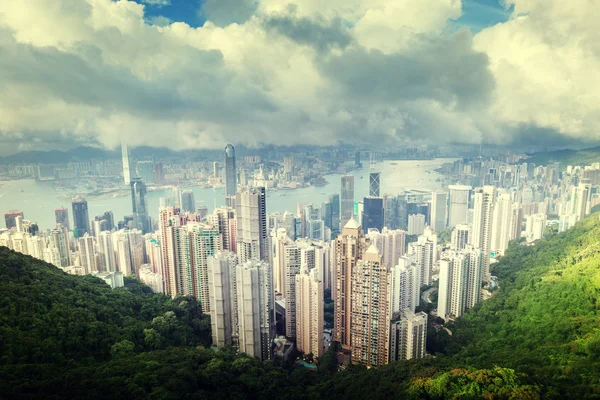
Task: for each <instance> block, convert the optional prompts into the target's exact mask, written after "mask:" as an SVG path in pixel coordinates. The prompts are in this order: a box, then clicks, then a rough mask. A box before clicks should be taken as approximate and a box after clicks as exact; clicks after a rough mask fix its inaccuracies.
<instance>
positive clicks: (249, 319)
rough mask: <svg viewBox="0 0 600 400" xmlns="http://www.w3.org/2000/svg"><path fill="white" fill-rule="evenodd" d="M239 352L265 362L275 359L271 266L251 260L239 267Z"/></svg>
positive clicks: (237, 282) (237, 268)
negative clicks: (272, 351)
mask: <svg viewBox="0 0 600 400" xmlns="http://www.w3.org/2000/svg"><path fill="white" fill-rule="evenodd" d="M235 279H236V291H237V309H238V327H239V328H238V330H239V351H240V353H246V354H248V355H249V356H250V357H258V358H260V359H261V361H264V360H267V359H269V358H271V342H272V341H273V339H274V336H275V315H274V314H275V310H274V297H273V288H272V280H271V273H270V268H269V264H267V263H265V262H262V261H258V260H248V261H246V262H245V263H244V264H238V265H237V267H236V275H235Z"/></svg>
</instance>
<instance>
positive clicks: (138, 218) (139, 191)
mask: <svg viewBox="0 0 600 400" xmlns="http://www.w3.org/2000/svg"><path fill="white" fill-rule="evenodd" d="M130 186H131V204H132V209H133V225H134V228H135V229H139V230H140V231H142V233H144V234H146V233H148V232H150V217H149V216H148V203H147V201H146V185H145V184H144V182H143V181H142V178H137V177H136V178H133V179H132V180H131V184H130Z"/></svg>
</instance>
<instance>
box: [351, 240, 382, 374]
mask: <svg viewBox="0 0 600 400" xmlns="http://www.w3.org/2000/svg"><path fill="white" fill-rule="evenodd" d="M351 280H352V296H351V297H352V310H351V316H352V317H351V319H352V325H351V328H350V332H351V353H352V362H353V363H355V364H362V365H365V366H373V367H375V366H380V365H383V364H387V363H388V358H389V340H388V337H389V336H388V335H389V323H390V319H391V313H390V302H389V295H390V290H391V275H390V273H389V272H388V268H387V267H386V266H384V265H383V264H382V263H381V255H380V254H379V251H378V250H377V248H376V247H375V246H373V245H371V246H370V247H369V249H368V250H367V251H366V252H365V253H364V255H363V258H362V260H359V261H358V262H357V263H356V266H355V267H354V268H353V271H352V279H351Z"/></svg>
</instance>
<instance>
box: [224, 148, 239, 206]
mask: <svg viewBox="0 0 600 400" xmlns="http://www.w3.org/2000/svg"><path fill="white" fill-rule="evenodd" d="M236 192H237V170H236V165H235V149H234V148H233V145H231V144H228V145H227V146H226V147H225V196H226V203H229V204H227V206H228V207H234V206H235V205H233V204H231V202H232V200H233V199H232V197H235V194H236Z"/></svg>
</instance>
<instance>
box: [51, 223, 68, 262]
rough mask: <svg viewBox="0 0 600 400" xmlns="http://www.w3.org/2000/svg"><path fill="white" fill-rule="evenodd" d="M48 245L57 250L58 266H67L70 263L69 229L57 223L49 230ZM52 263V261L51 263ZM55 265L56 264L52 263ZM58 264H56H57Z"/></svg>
mask: <svg viewBox="0 0 600 400" xmlns="http://www.w3.org/2000/svg"><path fill="white" fill-rule="evenodd" d="M48 239H49V243H48V247H54V248H56V249H57V250H58V254H59V258H60V266H62V267H68V266H70V265H71V249H70V246H69V231H68V229H67V228H66V227H64V226H61V225H57V226H56V228H54V229H52V230H51V231H50V236H49V238H48ZM52 264H54V263H52ZM54 265H56V264H54ZM57 266H58V265H57Z"/></svg>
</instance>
